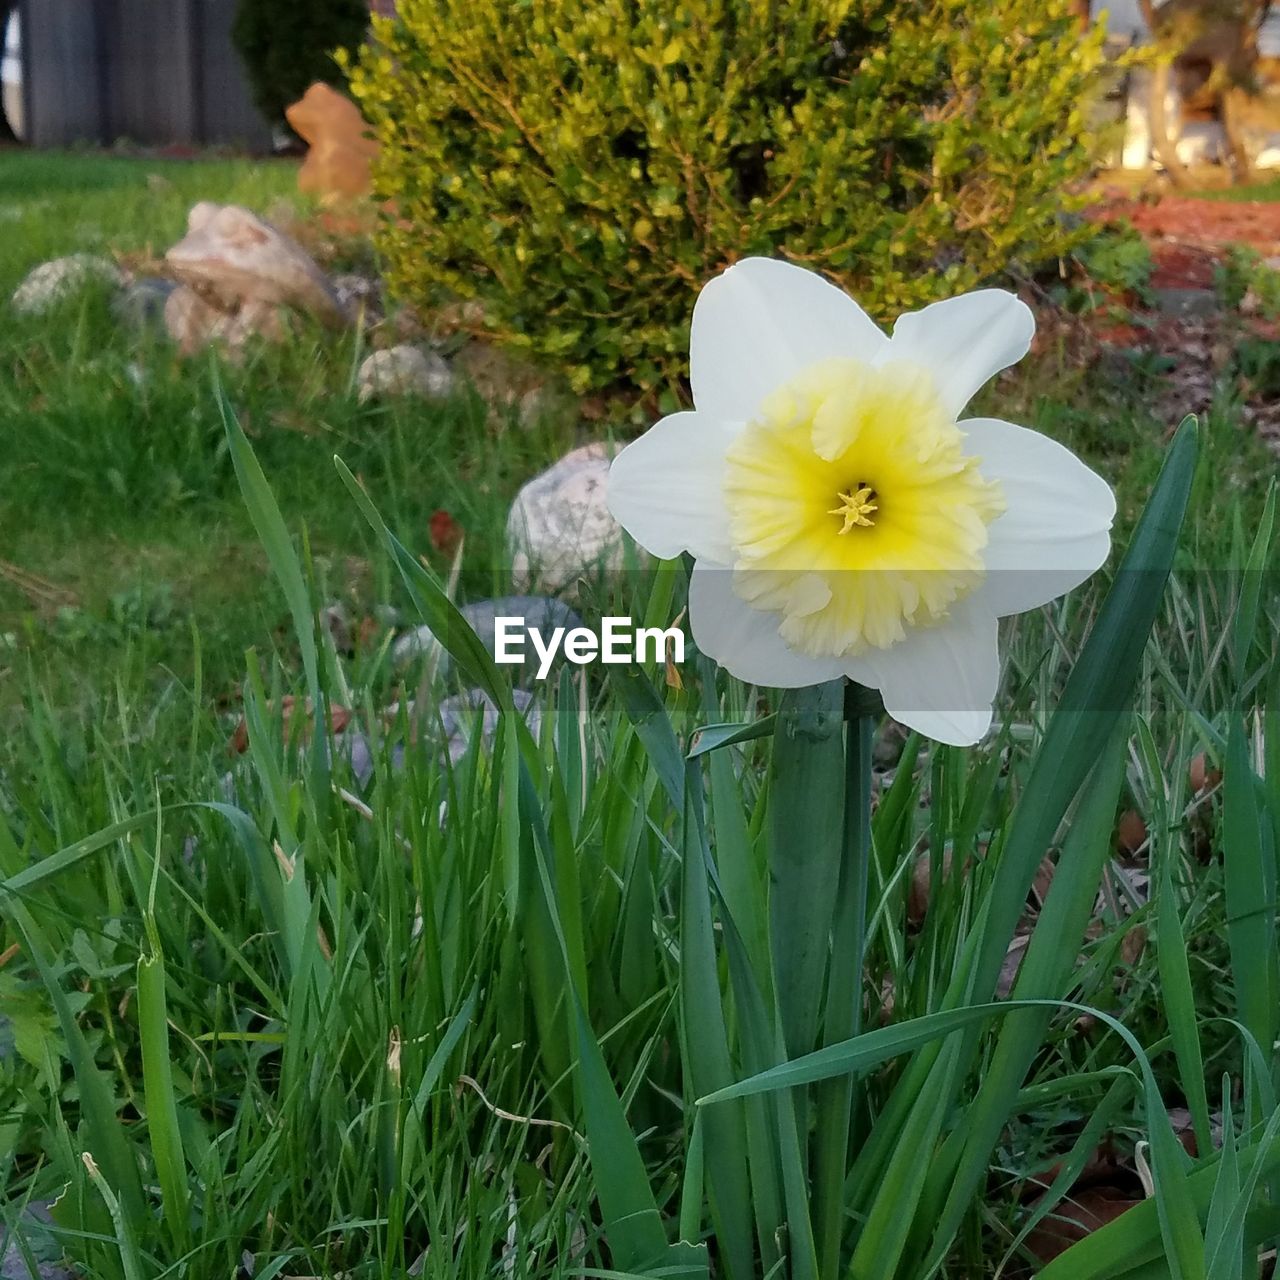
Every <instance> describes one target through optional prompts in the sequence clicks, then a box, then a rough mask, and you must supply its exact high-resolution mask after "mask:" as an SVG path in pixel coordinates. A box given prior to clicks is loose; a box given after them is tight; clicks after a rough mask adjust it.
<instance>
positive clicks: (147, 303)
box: [111, 276, 178, 329]
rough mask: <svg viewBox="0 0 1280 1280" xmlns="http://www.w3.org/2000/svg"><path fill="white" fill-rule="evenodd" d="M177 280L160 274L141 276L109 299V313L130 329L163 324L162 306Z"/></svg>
mask: <svg viewBox="0 0 1280 1280" xmlns="http://www.w3.org/2000/svg"><path fill="white" fill-rule="evenodd" d="M177 287H178V285H177V281H175V280H165V279H164V278H163V277H161V276H143V278H142V279H140V280H135V281H134V282H133V283H132V284H131V285H128V286H126V288H125V289H124V291H123V292H122V293H118V294H116V296H115V297H114V298H112V299H111V314H112V315H113V316H115V318H116V320H117V321H118V322H119V323H120V324H123V325H127V326H128V327H129V328H131V329H151V328H159V327H160V326H162V325H163V324H164V308H165V304H166V303H167V302H168V301H169V295H170V294H171V293H173V291H174V290H175V289H177Z"/></svg>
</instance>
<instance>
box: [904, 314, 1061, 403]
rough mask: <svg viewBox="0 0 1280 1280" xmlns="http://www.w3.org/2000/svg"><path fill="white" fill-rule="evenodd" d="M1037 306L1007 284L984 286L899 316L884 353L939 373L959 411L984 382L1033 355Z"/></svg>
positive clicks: (947, 399)
mask: <svg viewBox="0 0 1280 1280" xmlns="http://www.w3.org/2000/svg"><path fill="white" fill-rule="evenodd" d="M1035 331H1036V319H1035V316H1033V315H1032V314H1031V308H1030V307H1028V306H1027V304H1026V303H1025V302H1023V301H1021V300H1020V299H1019V298H1017V297H1015V296H1014V295H1013V294H1012V293H1008V292H1006V291H1005V290H1004V289H978V290H976V291H975V292H973V293H962V294H960V295H959V297H955V298H948V299H947V300H946V301H945V302H935V303H933V304H932V305H930V306H927V307H925V308H924V310H923V311H909V312H907V314H906V315H903V316H899V317H898V321H897V323H896V324H895V325H894V326H893V341H892V343H891V344H890V350H889V352H888V354H887V355H886V356H885V357H884V358H885V359H889V360H904V361H910V362H911V363H912V364H917V365H921V366H922V367H923V368H926V369H928V370H929V372H930V373H932V374H933V377H934V381H935V382H936V383H937V387H938V393H939V395H941V397H942V402H943V404H944V405H946V407H947V411H948V412H949V413H951V414H953V415H958V414H959V413H960V410H961V409H963V408H964V407H965V405H967V404H968V403H969V401H970V400H971V399H972V398H973V393H974V392H975V391H977V390H978V388H979V387H981V386H982V385H983V383H985V382H988V381H989V380H990V379H992V378H994V377H995V376H996V374H997V373H999V372H1000V370H1001V369H1007V368H1008V367H1009V366H1010V365H1011V364H1017V362H1018V361H1019V360H1021V359H1022V357H1023V356H1025V355H1026V354H1027V351H1028V349H1029V348H1030V346H1031V339H1032V337H1033V336H1034V334H1035Z"/></svg>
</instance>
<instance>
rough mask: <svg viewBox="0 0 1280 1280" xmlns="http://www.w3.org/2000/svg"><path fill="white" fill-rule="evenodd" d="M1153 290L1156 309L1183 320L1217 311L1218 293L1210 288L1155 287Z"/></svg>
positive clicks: (1214, 313)
mask: <svg viewBox="0 0 1280 1280" xmlns="http://www.w3.org/2000/svg"><path fill="white" fill-rule="evenodd" d="M1153 292H1154V294H1155V303H1156V307H1157V309H1158V310H1160V311H1163V312H1164V313H1165V314H1166V315H1171V316H1178V317H1179V318H1180V319H1184V320H1185V319H1190V318H1192V317H1194V318H1197V319H1199V318H1201V317H1204V316H1212V315H1216V314H1217V312H1218V295H1217V294H1216V293H1215V292H1214V291H1213V290H1212V289H1156V290H1154V291H1153Z"/></svg>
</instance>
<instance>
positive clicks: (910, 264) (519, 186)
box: [351, 0, 1101, 389]
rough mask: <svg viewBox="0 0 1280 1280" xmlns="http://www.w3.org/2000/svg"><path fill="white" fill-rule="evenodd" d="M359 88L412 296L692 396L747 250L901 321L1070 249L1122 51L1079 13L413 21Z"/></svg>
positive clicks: (741, 11)
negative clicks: (1094, 120) (686, 384)
mask: <svg viewBox="0 0 1280 1280" xmlns="http://www.w3.org/2000/svg"><path fill="white" fill-rule="evenodd" d="M374 30H375V40H374V42H373V43H372V44H370V45H369V46H367V47H366V48H365V49H364V51H363V52H362V54H361V56H360V59H359V64H358V66H357V67H356V68H354V70H353V74H352V79H351V84H352V90H353V92H354V93H355V95H356V96H357V98H358V99H359V100H360V102H361V105H362V106H363V108H364V111H365V114H366V116H367V117H368V118H369V119H370V121H371V122H372V124H373V128H374V130H375V133H376V135H377V136H378V138H379V139H380V141H381V144H382V155H381V160H380V163H379V165H378V169H377V183H378V187H379V194H380V195H381V196H383V197H385V198H386V199H388V200H390V201H393V202H394V205H395V208H396V210H397V214H396V216H394V217H389V218H388V219H387V221H386V224H385V227H384V229H383V232H382V246H381V247H382V249H383V252H384V254H385V256H386V259H387V262H388V266H389V279H390V282H391V285H392V287H393V289H395V290H396V291H398V292H399V293H401V294H402V295H403V296H406V297H408V298H409V299H411V300H414V301H417V302H430V301H432V300H433V299H435V298H437V297H438V296H440V295H441V294H444V293H448V294H452V295H455V296H461V297H464V298H477V299H479V300H480V301H481V302H482V303H483V304H484V311H485V315H486V323H487V324H488V326H489V327H490V328H491V329H492V330H493V331H494V332H495V333H496V335H497V336H498V337H500V338H501V339H503V340H505V341H508V342H511V343H514V344H517V345H522V346H525V347H527V348H530V349H531V350H532V351H534V352H536V353H538V354H539V355H542V356H545V357H548V358H550V359H551V360H553V361H555V362H556V363H558V364H559V365H561V367H563V368H564V369H565V370H566V372H567V373H568V375H569V377H570V379H571V380H572V382H573V383H574V385H575V386H576V387H578V388H579V389H586V388H589V387H604V386H611V385H620V384H629V385H631V386H633V387H639V388H649V387H653V386H656V385H659V384H664V383H665V384H668V385H670V384H672V383H673V382H674V381H676V380H677V379H678V377H679V376H680V374H681V373H682V372H683V369H684V360H685V351H686V344H687V336H688V320H689V313H690V305H691V302H692V300H693V296H694V294H695V292H696V291H697V289H698V288H699V286H700V285H701V284H702V283H703V282H704V281H705V280H706V279H707V277H708V276H709V275H711V274H712V273H714V272H715V271H717V270H718V269H720V268H721V267H723V266H725V265H726V264H728V263H729V262H731V261H733V260H734V259H736V258H738V257H741V256H743V255H746V254H759V253H764V254H781V255H784V256H787V257H790V258H793V259H795V260H796V261H798V262H801V263H803V264H806V265H809V266H812V267H815V268H819V269H821V270H822V271H824V272H826V273H827V274H828V275H830V276H831V277H833V278H834V279H836V280H837V281H838V282H839V283H840V284H842V285H843V286H844V287H846V288H847V289H849V290H850V291H852V292H854V293H855V294H856V295H857V296H858V297H860V298H861V299H863V300H864V301H865V303H866V304H867V305H868V306H869V307H870V309H871V310H873V311H874V312H875V313H876V314H877V315H879V316H881V317H888V316H892V315H894V314H896V313H897V312H898V311H900V310H902V309H904V308H909V307H914V306H918V305H919V304H921V303H925V302H928V301H930V300H933V299H936V298H938V297H941V296H944V295H946V294H950V293H954V292H956V291H959V290H963V289H966V288H969V287H971V286H972V285H974V284H976V283H978V282H979V281H982V280H984V279H987V278H990V277H991V276H992V275H994V274H995V273H998V272H999V271H1001V270H1002V269H1004V268H1005V267H1007V266H1008V265H1009V264H1010V263H1012V262H1015V261H1017V262H1021V263H1024V264H1030V263H1033V262H1035V261H1036V260H1043V259H1044V258H1046V257H1049V256H1052V255H1055V254H1057V253H1059V252H1062V251H1063V250H1065V249H1066V248H1067V247H1069V246H1070V245H1071V244H1072V243H1074V238H1075V232H1074V231H1072V230H1071V229H1070V228H1069V225H1068V222H1067V221H1066V220H1064V219H1063V217H1062V213H1063V210H1064V205H1068V204H1070V202H1071V198H1070V197H1069V196H1068V195H1067V189H1068V188H1069V186H1070V184H1071V183H1072V182H1074V181H1075V180H1076V179H1078V178H1080V177H1081V176H1082V175H1083V174H1084V173H1085V172H1087V170H1088V167H1089V163H1090V161H1089V155H1090V150H1089V142H1090V139H1089V138H1088V136H1087V126H1086V118H1087V114H1088V102H1087V95H1088V93H1089V92H1090V89H1091V86H1092V83H1093V80H1094V78H1095V77H1094V73H1095V71H1096V68H1097V67H1098V65H1099V62H1100V58H1101V53H1100V41H1101V32H1095V33H1093V34H1091V35H1087V36H1086V35H1082V33H1081V31H1080V28H1079V26H1078V24H1077V23H1076V21H1075V19H1073V18H1072V17H1071V16H1070V13H1069V0H984V3H982V4H980V5H979V4H974V3H972V0H789V3H786V4H783V3H776V2H772V0H400V5H399V17H398V19H383V20H378V21H376V22H375V28H374Z"/></svg>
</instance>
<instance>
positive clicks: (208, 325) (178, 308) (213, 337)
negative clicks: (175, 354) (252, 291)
mask: <svg viewBox="0 0 1280 1280" xmlns="http://www.w3.org/2000/svg"><path fill="white" fill-rule="evenodd" d="M164 327H165V331H166V332H167V333H168V335H169V336H170V337H171V338H172V339H173V340H174V341H175V342H176V343H177V344H178V349H179V350H180V351H181V352H182V354H183V355H188V356H189V355H194V354H195V352H197V351H200V350H202V349H203V348H204V347H206V346H208V344H209V343H210V342H221V343H223V344H225V345H226V347H227V348H228V350H229V351H230V352H231V353H232V354H239V353H240V352H241V351H242V350H243V349H244V345H245V343H246V342H247V341H248V339H249V338H251V337H255V336H257V337H262V338H266V339H267V340H269V341H271V342H278V341H279V340H280V339H281V338H282V337H283V336H284V334H285V332H286V330H287V327H288V326H287V325H286V322H285V319H284V317H283V315H282V313H281V308H280V307H273V306H271V305H270V304H269V303H266V302H246V303H245V304H244V305H243V306H241V307H239V308H238V309H237V310H235V311H220V310H219V309H218V308H217V307H215V306H213V305H212V304H211V303H209V302H207V301H206V300H205V299H204V298H203V297H202V296H201V295H200V294H199V293H197V292H196V291H195V290H194V289H191V288H189V287H188V286H187V285H180V286H179V287H178V288H176V289H175V290H174V291H173V292H172V293H171V294H170V295H169V297H168V298H167V300H166V301H165V304H164Z"/></svg>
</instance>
